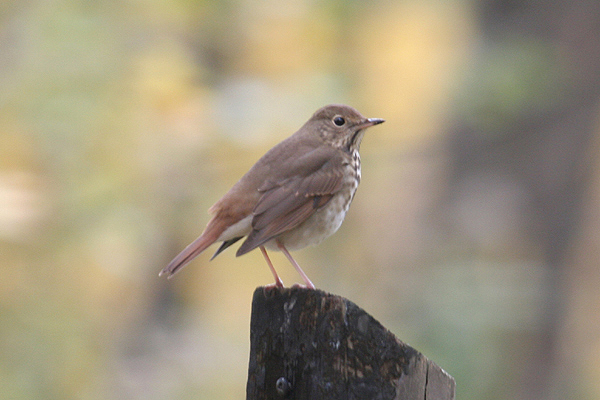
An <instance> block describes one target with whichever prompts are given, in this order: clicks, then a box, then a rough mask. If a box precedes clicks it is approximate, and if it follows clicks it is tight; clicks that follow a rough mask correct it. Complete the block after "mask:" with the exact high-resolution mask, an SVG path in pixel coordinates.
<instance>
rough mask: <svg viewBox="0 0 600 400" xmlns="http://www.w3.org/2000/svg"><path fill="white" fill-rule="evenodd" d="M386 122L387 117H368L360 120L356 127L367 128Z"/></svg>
mask: <svg viewBox="0 0 600 400" xmlns="http://www.w3.org/2000/svg"><path fill="white" fill-rule="evenodd" d="M384 122H385V119H381V118H367V119H365V120H364V121H361V122H359V123H358V124H357V125H356V128H358V129H359V130H360V129H365V128H368V127H370V126H373V125H379V124H382V123H384Z"/></svg>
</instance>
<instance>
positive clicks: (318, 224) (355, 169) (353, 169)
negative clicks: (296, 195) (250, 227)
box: [266, 152, 360, 251]
mask: <svg viewBox="0 0 600 400" xmlns="http://www.w3.org/2000/svg"><path fill="white" fill-rule="evenodd" d="M356 154H357V156H356V157H352V159H351V161H350V162H349V163H348V164H345V165H344V168H345V171H344V174H343V175H344V178H343V183H342V188H341V189H340V190H339V191H338V192H337V193H336V194H334V196H333V197H332V198H331V200H329V202H327V204H325V205H324V206H323V207H321V208H319V209H318V210H317V211H315V213H314V214H312V215H311V216H310V217H309V218H308V219H307V220H306V221H304V222H303V223H302V224H300V225H299V226H297V227H296V228H294V229H292V230H291V231H288V232H286V233H284V234H282V235H280V236H279V237H278V239H279V240H280V241H282V242H283V244H284V245H285V246H286V248H287V249H288V250H290V251H293V250H299V249H302V248H304V247H307V246H313V245H317V244H319V243H321V242H322V241H323V240H325V239H326V238H327V237H329V236H331V235H333V234H334V233H335V232H336V231H337V230H338V229H339V228H340V226H341V225H342V222H344V218H345V217H346V212H347V211H348V208H349V207H350V203H352V200H353V199H354V194H355V193H356V189H357V188H358V184H359V182H360V156H358V152H356ZM266 247H267V248H268V249H272V250H278V248H277V246H276V244H275V243H267V244H266Z"/></svg>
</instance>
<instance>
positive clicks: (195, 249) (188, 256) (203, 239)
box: [158, 229, 218, 278]
mask: <svg viewBox="0 0 600 400" xmlns="http://www.w3.org/2000/svg"><path fill="white" fill-rule="evenodd" d="M215 233H218V232H214V233H213V232H210V231H209V230H208V229H207V230H206V231H205V232H204V233H203V234H202V235H200V237H198V238H197V239H196V240H194V241H193V242H192V243H190V244H189V245H188V246H187V247H186V248H185V249H183V251H182V252H181V253H179V254H178V255H177V256H176V257H175V258H174V259H173V260H171V262H170V263H169V265H167V266H166V267H165V268H164V269H163V270H162V271H160V273H159V274H158V276H163V275H167V278H171V277H172V276H173V275H175V274H176V273H177V272H178V271H179V270H180V269H182V268H183V267H185V266H186V265H187V264H188V263H189V262H190V261H192V260H193V259H194V258H196V256H197V255H199V254H200V253H202V252H203V251H204V250H206V248H207V247H208V246H210V245H211V244H213V243H214V242H215V241H216V240H217V238H218V234H217V235H215Z"/></svg>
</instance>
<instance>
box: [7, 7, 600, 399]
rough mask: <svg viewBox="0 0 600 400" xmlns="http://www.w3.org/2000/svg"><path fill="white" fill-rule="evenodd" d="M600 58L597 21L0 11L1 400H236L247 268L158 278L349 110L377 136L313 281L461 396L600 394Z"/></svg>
mask: <svg viewBox="0 0 600 400" xmlns="http://www.w3.org/2000/svg"><path fill="white" fill-rule="evenodd" d="M598 37H600V2H598V1H597V0H568V1H567V0H564V1H558V0H556V1H554V0H548V1H545V2H541V1H518V0H480V1H476V0H471V1H469V0H446V1H441V0H439V1H438V0H428V1H417V0H404V1H390V0H388V1H384V0H381V1H379V0H377V1H359V0H353V1H342V0H328V1H320V2H317V1H306V0H304V1H302V0H300V1H288V0H261V1H250V0H223V1H209V0H204V1H202V0H198V1H193V0H148V1H139V0H138V1H116V0H99V1H94V2H90V1H83V0H50V1H40V0H26V1H4V2H1V3H0V270H1V276H2V277H1V278H0V391H1V393H0V397H2V398H4V399H15V400H17V399H113V398H114V399H117V398H118V399H169V398H171V399H175V398H176V399H243V398H245V386H246V373H247V367H248V352H249V322H250V321H249V318H250V305H251V296H252V293H253V291H254V289H255V288H256V287H257V286H260V285H264V284H268V283H271V282H272V277H271V274H270V272H269V270H268V268H267V267H266V265H265V263H264V261H263V258H262V255H261V254H260V252H257V251H255V252H252V253H250V254H248V255H246V256H244V257H242V258H235V254H234V253H235V251H234V250H233V251H232V250H230V251H227V252H225V253H223V254H222V255H220V256H219V257H218V258H216V259H215V260H214V261H212V262H210V263H209V262H208V260H209V258H210V255H211V254H212V253H211V251H212V250H216V247H215V248H214V249H209V251H208V252H207V254H203V255H201V256H200V257H198V258H197V259H196V260H195V261H194V262H193V263H192V264H191V265H190V266H188V267H187V268H186V269H185V270H184V271H183V272H182V273H181V274H179V275H177V276H176V277H175V278H174V279H172V280H170V281H167V280H166V279H159V278H158V276H157V274H158V272H159V270H160V269H161V268H163V267H164V266H165V265H166V264H167V263H168V261H169V260H170V259H171V258H172V257H174V256H175V255H176V254H177V253H178V252H179V251H180V250H181V249H183V248H184V247H185V246H186V245H187V244H188V243H189V242H191V241H192V240H193V239H195V237H196V236H197V235H198V234H200V232H201V231H202V229H203V228H204V226H205V224H206V222H207V221H208V218H209V216H208V214H207V209H208V208H209V207H210V206H211V205H212V204H213V203H214V202H215V201H216V200H218V199H219V198H220V197H221V196H222V195H223V194H224V193H225V192H226V191H227V190H228V189H229V188H230V187H231V185H233V184H234V183H235V182H236V181H237V179H239V178H240V177H241V175H242V174H243V173H245V172H246V170H247V169H248V168H249V167H250V166H251V165H252V164H253V163H254V162H255V161H256V160H257V159H258V158H259V157H260V156H261V155H262V154H263V153H264V152H265V151H266V150H268V149H269V148H270V147H271V146H272V145H274V144H276V143H277V142H279V141H281V140H282V139H284V138H286V137H287V136H289V135H290V134H292V133H293V132H294V131H295V130H297V129H298V128H299V127H300V126H301V125H302V124H303V123H304V122H305V121H306V120H307V119H308V118H309V117H310V116H311V115H312V113H313V112H314V111H315V110H316V109H317V108H319V107H321V106H323V105H325V104H328V103H334V102H336V103H347V104H350V105H352V106H354V107H356V108H357V109H358V110H359V111H360V112H361V113H363V114H364V115H366V116H368V117H377V118H385V119H386V120H387V122H386V123H385V124H384V125H381V126H378V127H377V128H373V129H371V130H369V131H368V133H367V136H366V137H365V139H364V141H363V144H362V149H361V154H362V160H363V179H362V183H361V187H360V188H359V190H358V192H357V195H356V197H355V200H354V203H353V206H352V207H351V208H350V212H349V213H348V216H347V218H346V222H345V223H344V225H343V226H342V228H341V229H340V230H339V231H338V233H337V234H336V235H334V236H333V237H331V238H330V239H328V240H327V241H325V242H324V243H322V244H321V245H320V246H318V247H315V248H309V249H305V250H302V251H299V252H296V253H295V257H296V259H297V260H298V261H299V263H300V265H302V266H303V268H304V270H305V271H306V272H307V274H308V275H309V276H310V277H311V278H312V280H313V281H314V282H315V284H316V285H317V286H318V287H319V288H321V289H323V290H325V291H329V292H332V293H335V294H339V295H342V296H345V297H347V298H349V299H350V300H352V301H354V302H355V303H357V304H358V305H360V306H361V307H363V308H364V309H366V310H367V311H368V312H370V313H371V314H372V315H373V316H375V317H376V318H377V319H379V320H380V321H381V322H382V324H383V325H385V326H386V327H388V328H389V329H390V330H392V331H393V332H394V333H395V334H396V335H397V336H398V337H399V338H400V339H402V340H403V341H405V342H407V343H409V344H410V345H412V346H413V347H415V348H417V349H418V350H419V351H421V352H423V353H424V354H425V355H427V356H428V357H429V358H431V359H432V360H434V361H435V362H436V363H437V364H438V365H440V366H441V367H443V368H444V369H445V370H447V371H448V372H449V373H450V374H451V375H453V376H454V377H455V378H456V380H457V398H460V399H464V400H468V399H490V400H495V399H517V400H520V399H568V398H576V399H584V400H585V399H598V398H600V318H599V310H600V290H599V289H598V287H599V286H600V268H598V267H599V259H598V248H599V246H600V235H599V232H600V210H599V204H600V153H599V152H598V146H599V139H600V102H599V100H600V41H599V40H598ZM594 249H595V250H594ZM272 258H273V261H274V263H275V265H276V267H277V269H278V271H279V272H280V274H281V275H282V278H283V280H284V282H285V283H286V284H287V285H291V284H293V283H294V282H299V281H300V279H299V277H298V276H297V274H296V272H295V271H294V270H293V268H292V267H291V266H290V265H289V264H288V262H287V260H286V259H285V258H284V257H283V256H282V255H281V254H274V255H273V256H272Z"/></svg>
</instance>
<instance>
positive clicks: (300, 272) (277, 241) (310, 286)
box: [275, 240, 315, 289]
mask: <svg viewBox="0 0 600 400" xmlns="http://www.w3.org/2000/svg"><path fill="white" fill-rule="evenodd" d="M275 242H276V243H277V247H279V250H281V251H282V252H283V254H285V256H286V257H287V259H288V260H290V262H291V263H292V265H293V266H294V268H296V271H298V273H299V274H300V276H301V277H302V279H304V282H305V283H306V286H307V287H308V288H309V289H314V288H315V285H313V283H312V282H311V281H310V279H308V276H306V274H305V273H304V271H302V268H300V265H298V263H297V262H296V260H294V258H293V257H292V255H291V254H290V252H289V251H288V250H287V249H286V248H285V246H284V245H283V243H281V242H280V241H279V240H275Z"/></svg>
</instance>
